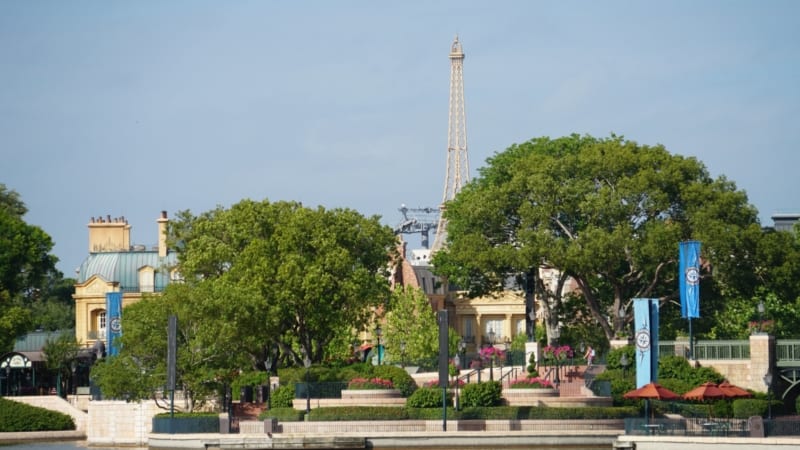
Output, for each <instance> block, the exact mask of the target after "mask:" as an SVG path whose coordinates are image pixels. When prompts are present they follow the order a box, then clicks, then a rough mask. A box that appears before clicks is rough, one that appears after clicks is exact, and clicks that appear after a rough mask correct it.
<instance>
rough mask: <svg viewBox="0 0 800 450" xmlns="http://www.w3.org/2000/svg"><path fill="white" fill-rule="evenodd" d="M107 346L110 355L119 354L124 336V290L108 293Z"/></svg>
mask: <svg viewBox="0 0 800 450" xmlns="http://www.w3.org/2000/svg"><path fill="white" fill-rule="evenodd" d="M106 320H107V321H108V326H107V327H106V348H107V354H108V356H116V355H118V354H119V337H120V336H122V325H121V320H122V292H108V293H106Z"/></svg>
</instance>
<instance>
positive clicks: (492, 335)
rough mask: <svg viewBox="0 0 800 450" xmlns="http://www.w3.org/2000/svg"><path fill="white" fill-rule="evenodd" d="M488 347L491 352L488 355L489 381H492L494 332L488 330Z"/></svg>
mask: <svg viewBox="0 0 800 450" xmlns="http://www.w3.org/2000/svg"><path fill="white" fill-rule="evenodd" d="M489 345H490V346H491V348H492V350H491V353H490V354H489V381H494V330H492V329H491V328H489Z"/></svg>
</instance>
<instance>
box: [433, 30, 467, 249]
mask: <svg viewBox="0 0 800 450" xmlns="http://www.w3.org/2000/svg"><path fill="white" fill-rule="evenodd" d="M468 181H469V158H468V157H467V117H466V112H465V108H464V52H463V51H462V49H461V42H459V41H458V36H456V38H455V40H454V41H453V45H452V46H451V47H450V113H449V118H448V131H447V174H446V176H445V180H444V195H442V203H441V205H439V223H438V225H437V227H436V237H435V238H434V240H433V247H432V248H431V250H432V251H436V250H439V249H441V248H442V247H443V246H444V243H445V240H446V239H447V219H445V215H444V210H445V208H446V207H447V202H448V201H450V200H452V199H454V198H455V196H456V194H457V193H458V192H459V191H460V190H461V187H462V186H463V185H464V184H465V183H467V182H468Z"/></svg>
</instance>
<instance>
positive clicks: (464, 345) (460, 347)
mask: <svg viewBox="0 0 800 450" xmlns="http://www.w3.org/2000/svg"><path fill="white" fill-rule="evenodd" d="M466 348H467V343H466V342H464V341H463V340H461V339H459V340H458V353H459V354H460V355H461V364H462V365H463V364H464V363H465V362H467V358H466V356H465V355H464V350H466ZM458 368H459V369H463V368H464V367H462V366H458Z"/></svg>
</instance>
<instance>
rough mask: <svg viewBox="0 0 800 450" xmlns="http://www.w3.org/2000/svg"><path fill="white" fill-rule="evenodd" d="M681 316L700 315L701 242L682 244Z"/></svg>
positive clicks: (679, 275) (695, 316) (680, 277)
mask: <svg viewBox="0 0 800 450" xmlns="http://www.w3.org/2000/svg"><path fill="white" fill-rule="evenodd" d="M679 270H680V273H679V274H678V278H679V279H680V288H681V317H683V318H689V319H691V318H693V317H694V318H697V317H700V242H698V241H686V242H681V244H680V269H679Z"/></svg>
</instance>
